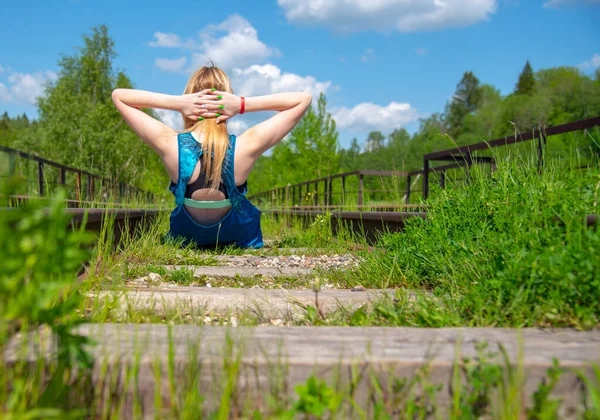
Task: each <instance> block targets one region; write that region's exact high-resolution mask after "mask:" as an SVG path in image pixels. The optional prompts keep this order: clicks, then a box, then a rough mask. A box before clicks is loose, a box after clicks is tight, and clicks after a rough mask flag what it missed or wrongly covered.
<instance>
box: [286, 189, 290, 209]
mask: <svg viewBox="0 0 600 420" xmlns="http://www.w3.org/2000/svg"><path fill="white" fill-rule="evenodd" d="M289 206H290V184H287V185H286V186H285V207H289Z"/></svg>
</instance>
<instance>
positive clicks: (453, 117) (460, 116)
mask: <svg viewBox="0 0 600 420" xmlns="http://www.w3.org/2000/svg"><path fill="white" fill-rule="evenodd" d="M481 100H482V91H481V86H480V83H479V79H478V78H477V77H475V75H474V74H473V72H471V71H467V72H465V74H464V75H463V77H462V79H461V80H460V82H459V83H458V85H457V86H456V92H455V93H454V96H453V97H452V101H451V102H450V103H449V104H448V106H447V111H446V123H447V125H448V129H449V133H450V135H451V136H452V137H454V138H456V137H458V136H459V135H460V133H461V132H462V130H463V127H462V125H463V122H464V119H465V117H466V116H467V115H469V114H471V113H473V112H475V110H476V109H477V107H478V106H479V104H480V103H481Z"/></svg>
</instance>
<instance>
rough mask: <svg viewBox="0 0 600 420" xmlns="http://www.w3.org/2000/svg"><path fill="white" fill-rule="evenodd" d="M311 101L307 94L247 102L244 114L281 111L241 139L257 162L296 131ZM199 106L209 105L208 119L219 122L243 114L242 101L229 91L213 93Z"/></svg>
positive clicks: (199, 102)
mask: <svg viewBox="0 0 600 420" xmlns="http://www.w3.org/2000/svg"><path fill="white" fill-rule="evenodd" d="M311 101H312V96H311V95H310V94H309V93H306V92H288V93H275V94H272V95H264V96H254V97H249V98H246V99H245V112H255V111H279V113H277V114H276V115H274V116H273V117H271V118H269V119H268V120H266V121H264V122H262V123H260V124H257V125H255V126H254V127H251V128H250V129H248V130H246V131H245V132H244V133H243V134H242V135H240V136H239V138H240V140H242V141H243V143H244V144H245V147H247V150H248V152H250V153H251V154H252V155H253V157H254V158H255V159H257V158H258V157H259V156H260V155H262V154H263V153H264V152H265V151H267V150H268V149H270V148H271V147H273V146H274V145H275V144H277V143H278V142H279V141H281V139H283V138H284V137H285V136H286V135H287V134H288V133H289V132H290V131H291V130H292V129H293V128H294V126H295V125H296V124H298V122H299V121H300V119H301V118H302V116H303V115H304V113H305V112H306V110H307V109H308V107H309V106H310V104H311ZM197 104H200V105H202V104H206V106H207V108H206V111H205V112H204V113H203V114H202V116H203V117H205V118H214V117H216V118H217V123H219V122H221V121H225V120H227V119H229V118H231V117H233V116H235V115H237V114H239V112H240V108H241V98H240V97H239V96H236V95H233V94H231V93H227V92H219V91H210V92H208V94H206V95H204V96H202V97H201V98H200V99H199V100H198V101H197Z"/></svg>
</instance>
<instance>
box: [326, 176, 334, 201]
mask: <svg viewBox="0 0 600 420" xmlns="http://www.w3.org/2000/svg"><path fill="white" fill-rule="evenodd" d="M327 185H328V187H327V193H328V194H329V200H328V203H327V204H328V205H330V206H333V191H332V184H331V178H328V179H327Z"/></svg>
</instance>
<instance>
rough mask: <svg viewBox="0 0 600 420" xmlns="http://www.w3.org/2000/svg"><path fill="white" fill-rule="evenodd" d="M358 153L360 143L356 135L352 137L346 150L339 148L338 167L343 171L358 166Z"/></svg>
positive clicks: (351, 169) (354, 168)
mask: <svg viewBox="0 0 600 420" xmlns="http://www.w3.org/2000/svg"><path fill="white" fill-rule="evenodd" d="M359 154H360V145H359V144H358V140H357V139H356V137H354V138H353V139H352V143H351V144H350V148H349V149H348V150H346V149H341V150H340V169H341V170H342V171H343V172H346V171H353V170H356V169H359V168H358V155H359Z"/></svg>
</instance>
